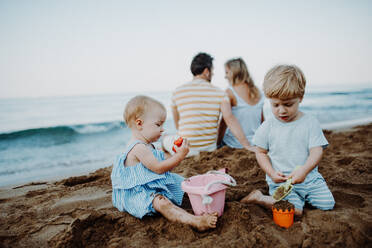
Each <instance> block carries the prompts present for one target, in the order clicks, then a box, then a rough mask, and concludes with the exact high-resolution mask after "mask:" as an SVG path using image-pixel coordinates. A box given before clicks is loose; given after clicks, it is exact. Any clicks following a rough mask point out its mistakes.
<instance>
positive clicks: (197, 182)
mask: <svg viewBox="0 0 372 248" xmlns="http://www.w3.org/2000/svg"><path fill="white" fill-rule="evenodd" d="M226 185H230V186H235V185H236V182H235V180H234V179H233V178H232V177H231V176H229V175H228V174H226V173H223V172H220V171H209V172H208V173H206V174H203V175H197V176H193V177H190V178H188V179H185V180H184V181H183V182H182V184H181V187H182V190H183V191H185V192H186V193H187V194H188V196H189V199H190V202H191V206H192V210H193V211H194V213H195V215H202V214H204V213H213V212H217V213H218V216H221V215H222V214H223V210H224V207H225V194H226V188H227V186H226Z"/></svg>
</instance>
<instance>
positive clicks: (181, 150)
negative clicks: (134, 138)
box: [132, 139, 189, 174]
mask: <svg viewBox="0 0 372 248" xmlns="http://www.w3.org/2000/svg"><path fill="white" fill-rule="evenodd" d="M175 149H176V153H175V154H174V155H173V156H171V157H169V158H168V159H165V160H162V161H158V160H157V159H156V157H155V156H154V154H153V153H152V151H151V150H150V149H149V148H148V147H146V145H144V144H138V145H136V146H135V147H134V148H133V149H132V152H134V155H135V156H136V158H137V159H138V160H139V161H140V162H141V163H142V164H143V165H144V166H146V167H147V168H148V169H149V170H151V171H153V172H155V173H157V174H162V173H164V172H167V171H169V170H171V169H173V168H174V167H176V166H177V165H178V164H179V163H180V162H181V161H182V160H183V159H184V158H185V157H186V155H187V153H188V152H189V145H188V142H187V140H186V139H184V140H183V143H182V145H181V146H180V147H176V148H175Z"/></svg>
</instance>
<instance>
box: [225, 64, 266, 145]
mask: <svg viewBox="0 0 372 248" xmlns="http://www.w3.org/2000/svg"><path fill="white" fill-rule="evenodd" d="M225 78H226V79H227V80H228V82H229V86H228V88H227V89H226V93H227V95H228V97H229V101H224V102H223V104H222V106H221V108H224V110H225V111H226V112H229V113H230V114H231V115H233V116H234V117H235V118H236V119H238V123H240V126H241V127H240V128H242V130H243V132H244V134H245V138H246V139H247V142H248V143H249V144H250V145H251V144H252V143H251V142H252V138H253V135H254V133H255V131H256V130H257V128H258V127H259V126H260V125H261V123H262V122H263V121H264V117H263V104H264V97H263V96H262V94H261V93H260V91H259V90H258V88H257V87H256V86H255V85H254V82H253V80H252V78H251V77H250V75H249V72H248V69H247V66H246V64H245V63H244V61H243V59H241V58H236V59H230V60H228V61H227V62H226V63H225ZM225 120H226V121H227V119H225V118H224V119H222V120H221V123H220V128H219V133H218V144H219V147H222V146H224V145H227V146H229V147H234V148H242V147H243V146H242V144H241V143H240V142H239V141H238V139H237V138H236V137H235V135H234V134H233V133H232V132H231V130H230V129H229V128H227V129H226V123H225ZM225 131H226V132H225ZM252 150H253V151H254V148H253V147H252Z"/></svg>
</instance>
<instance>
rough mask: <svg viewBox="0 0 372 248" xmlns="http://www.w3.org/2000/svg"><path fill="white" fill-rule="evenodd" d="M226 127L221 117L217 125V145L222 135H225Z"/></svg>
mask: <svg viewBox="0 0 372 248" xmlns="http://www.w3.org/2000/svg"><path fill="white" fill-rule="evenodd" d="M226 128H227V126H226V123H225V121H224V120H223V118H221V121H220V124H219V125H218V136H217V145H220V144H221V142H222V140H223V136H225V132H226Z"/></svg>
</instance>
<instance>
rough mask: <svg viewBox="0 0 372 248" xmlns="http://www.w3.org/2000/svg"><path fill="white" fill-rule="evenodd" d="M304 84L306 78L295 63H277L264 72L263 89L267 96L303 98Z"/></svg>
mask: <svg viewBox="0 0 372 248" xmlns="http://www.w3.org/2000/svg"><path fill="white" fill-rule="evenodd" d="M305 86H306V79H305V76H304V74H303V73H302V71H301V70H300V68H298V67H297V66H295V65H277V66H274V67H273V68H271V69H270V70H269V71H268V72H267V73H266V75H265V78H264V83H263V91H264V93H265V96H266V97H267V98H278V99H280V100H286V99H291V98H296V97H299V98H303V96H304V94H305Z"/></svg>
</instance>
